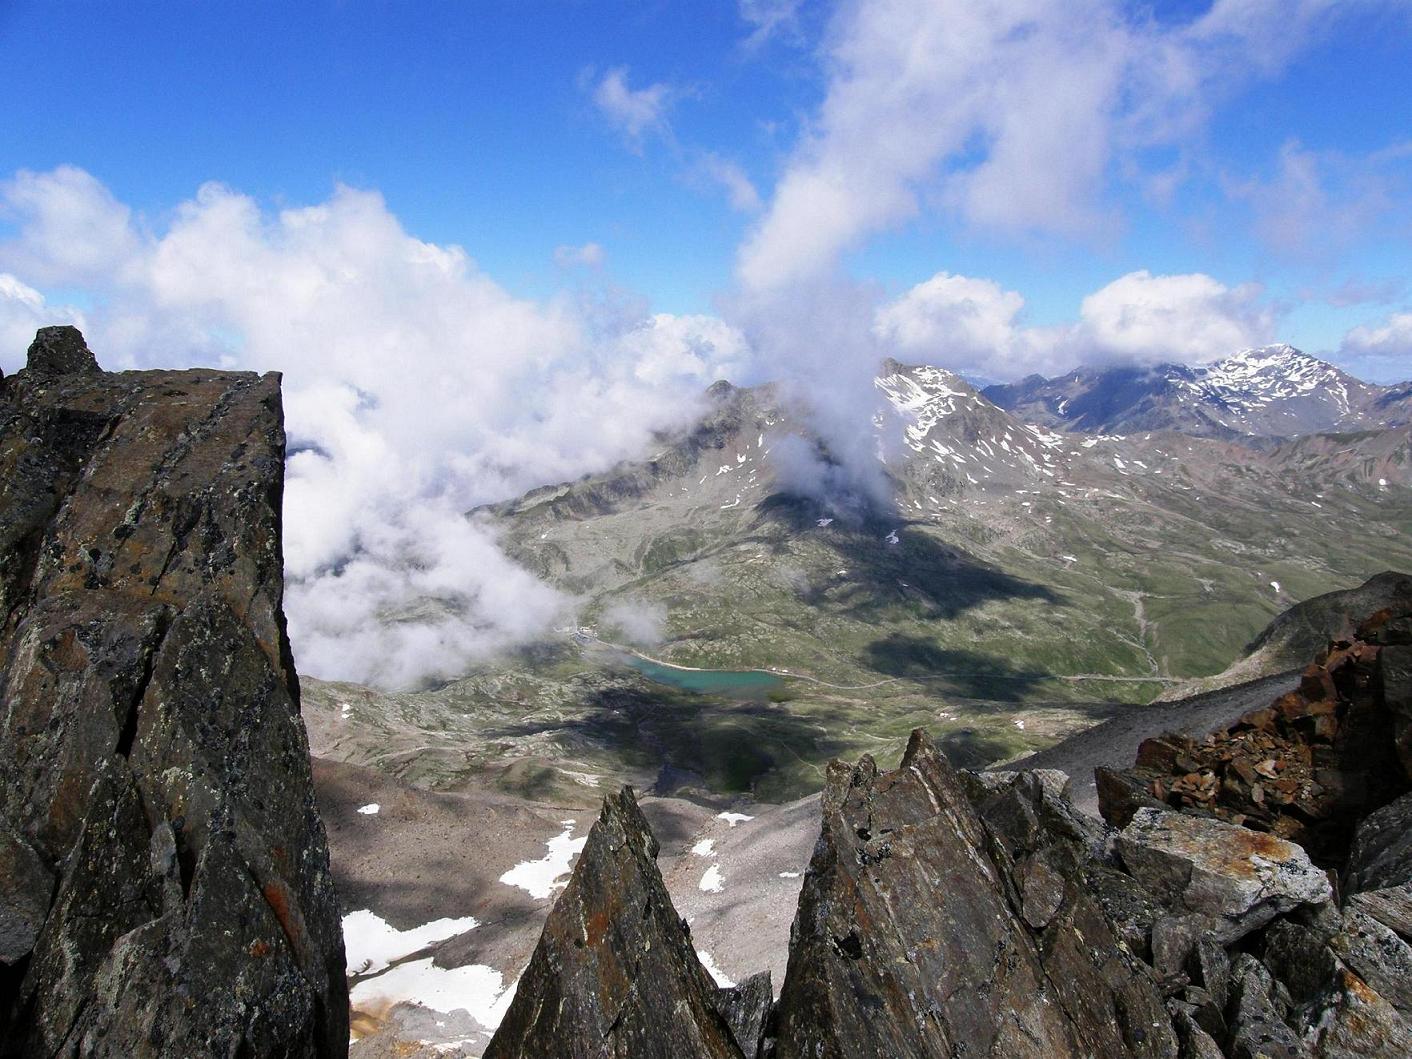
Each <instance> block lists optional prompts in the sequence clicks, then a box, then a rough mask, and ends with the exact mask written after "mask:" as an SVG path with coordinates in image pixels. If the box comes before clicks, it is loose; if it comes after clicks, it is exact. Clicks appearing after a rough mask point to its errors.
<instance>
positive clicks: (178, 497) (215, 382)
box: [0, 328, 348, 1056]
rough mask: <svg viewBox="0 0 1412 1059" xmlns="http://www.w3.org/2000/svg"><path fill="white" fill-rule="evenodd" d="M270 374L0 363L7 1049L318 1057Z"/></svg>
mask: <svg viewBox="0 0 1412 1059" xmlns="http://www.w3.org/2000/svg"><path fill="white" fill-rule="evenodd" d="M283 473H284V430H283V423H282V413H281V408H280V392H279V379H278V376H275V375H267V376H263V377H261V376H257V375H253V374H247V373H223V372H213V371H160V372H128V373H122V374H105V373H103V372H101V371H100V370H99V369H98V367H97V365H96V362H95V361H94V359H93V356H92V354H91V353H89V352H88V350H87V347H86V346H85V345H84V344H83V340H82V336H81V335H79V334H78V332H77V331H76V330H74V329H73V328H45V329H43V330H41V331H40V333H39V335H38V336H37V338H36V339H35V343H34V345H33V346H32V347H31V349H30V362H29V365H28V366H27V367H26V368H25V369H24V370H22V371H20V372H18V373H16V374H15V375H12V376H10V377H8V378H6V379H4V380H3V381H2V382H0V619H3V624H2V625H0V694H3V699H0V1041H3V1044H0V1054H16V1055H31V1054H43V1055H58V1054H82V1055H92V1056H170V1055H193V1056H194V1055H215V1054H219V1055H261V1056H264V1055H271V1056H275V1055H279V1056H335V1055H344V1054H346V1051H347V1047H348V1021H347V1020H348V1013H347V994H346V986H345V981H344V973H343V972H344V967H343V963H344V961H343V944H342V937H341V932H340V927H339V911H338V905H337V900H336V897H335V894H334V891H333V884H332V880H331V877H330V875H329V869H328V848H327V845H326V842H325V837H324V830H323V825H322V822H321V821H320V819H319V817H318V814H317V812H316V809H315V805H314V799H313V789H312V784H311V780H310V766H309V755H308V744H307V739H306V736H305V732H304V725H303V722H302V720H301V719H300V716H299V684H298V678H297V675H296V673H295V671H294V666H293V663H292V660H291V656H290V652H289V645H288V640H287V637H286V635H285V629H284V617H283V612H282V610H281V598H282V593H283V573H282V566H283V563H282V555H281V548H280V535H279V534H280V499H281V492H282V488H283Z"/></svg>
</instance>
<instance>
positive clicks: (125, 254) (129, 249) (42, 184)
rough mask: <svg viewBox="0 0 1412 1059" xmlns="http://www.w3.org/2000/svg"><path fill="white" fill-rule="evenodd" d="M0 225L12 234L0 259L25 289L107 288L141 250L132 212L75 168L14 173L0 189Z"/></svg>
mask: <svg viewBox="0 0 1412 1059" xmlns="http://www.w3.org/2000/svg"><path fill="white" fill-rule="evenodd" d="M0 220H5V221H9V222H11V223H12V224H14V225H16V226H17V228H18V232H17V233H16V235H15V236H14V238H12V239H9V240H6V241H5V242H3V243H0V256H3V260H4V261H5V262H6V267H8V268H9V269H11V270H12V271H13V272H15V273H17V274H19V275H22V276H24V277H25V279H26V280H28V281H29V282H30V283H39V284H60V283H89V282H95V281H96V282H104V283H106V282H110V281H111V280H112V278H113V277H114V276H115V275H119V274H120V273H122V272H123V270H125V269H127V268H129V267H131V265H132V264H133V262H134V260H135V258H136V255H137V253H138V251H139V248H140V245H141V236H140V235H139V233H138V231H137V228H136V226H135V224H134V220H133V216H132V211H131V210H130V209H128V207H126V206H124V205H123V204H122V203H120V202H118V201H117V199H115V198H114V197H113V195H112V193H111V192H109V191H108V189H107V188H106V187H104V186H103V185H102V184H101V183H99V182H98V181H97V180H96V179H94V177H93V176H92V175H91V174H89V173H87V172H85V171H84V170H82V169H79V168H78V167H77V166H71V165H63V166H59V167H58V168H57V169H54V170H51V171H49V172H46V173H36V172H32V171H30V170H20V171H19V172H18V173H16V174H15V175H14V177H12V178H11V179H10V180H8V181H6V182H5V183H4V184H3V186H0Z"/></svg>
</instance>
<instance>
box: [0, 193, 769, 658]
mask: <svg viewBox="0 0 1412 1059" xmlns="http://www.w3.org/2000/svg"><path fill="white" fill-rule="evenodd" d="M75 174H76V171H74V170H68V169H65V170H60V171H56V172H53V173H50V174H29V175H27V176H26V177H25V179H24V181H23V182H11V183H10V184H7V185H5V197H4V199H3V208H4V209H5V210H6V212H7V213H8V214H9V216H11V217H13V218H15V220H16V222H17V223H16V228H17V234H16V236H15V238H14V239H13V240H11V241H10V242H8V243H6V244H4V246H3V248H0V272H6V273H8V274H7V276H6V278H5V279H4V280H3V281H0V333H3V334H4V335H7V336H8V335H10V334H18V332H19V330H20V329H23V331H24V332H26V333H24V334H23V335H21V336H20V337H19V338H16V339H15V340H13V344H8V345H7V346H6V348H5V350H4V357H5V359H4V361H3V364H4V367H5V368H6V370H13V369H14V368H15V367H17V366H19V362H20V361H21V360H22V358H23V355H24V349H25V347H26V346H27V345H28V342H29V339H30V338H31V337H32V335H33V328H32V327H31V324H34V323H36V322H53V321H54V320H55V319H56V317H57V318H60V319H62V318H65V316H66V315H67V318H70V319H72V318H74V316H75V315H76V314H73V313H71V312H70V313H68V314H65V313H64V312H62V311H60V312H58V313H56V312H55V311H54V310H53V307H52V306H48V305H47V304H46V303H45V301H44V298H43V295H42V294H41V293H40V291H41V289H42V287H38V288H37V287H35V286H34V285H32V282H31V281H29V280H28V279H27V278H26V276H25V273H24V272H23V271H20V270H21V269H23V268H27V267H32V266H35V265H36V263H46V264H45V266H44V268H43V269H40V271H43V272H44V274H45V275H46V277H48V278H47V280H46V282H48V283H53V284H56V285H58V286H60V287H67V286H81V287H82V288H83V289H84V290H85V291H86V293H87V294H88V295H89V298H90V299H91V301H92V306H91V308H88V309H86V310H85V312H84V313H83V314H82V321H81V322H82V324H83V326H84V327H85V330H86V333H87V335H88V337H89V340H90V344H91V345H92V347H93V348H94V350H95V351H96V352H97V354H98V356H99V357H100V359H101V361H102V363H104V365H105V366H107V367H109V368H123V367H161V366H187V365H190V364H193V363H206V364H218V365H222V366H226V367H238V368H249V369H254V370H259V371H266V370H280V371H283V372H284V373H285V396H286V411H287V426H288V430H289V434H290V440H291V452H292V453H293V455H292V456H291V458H290V461H289V475H288V482H287V488H286V493H285V504H286V512H285V513H286V520H285V533H286V539H285V552H286V565H287V572H288V575H289V589H288V597H287V609H288V612H289V618H290V631H291V637H292V639H293V640H294V644H295V649H296V654H297V658H298V661H299V664H300V666H301V668H302V669H304V670H305V671H306V672H309V673H311V674H313V675H316V676H326V677H341V678H347V679H355V680H367V681H377V682H381V683H390V684H397V685H406V684H411V683H416V682H418V681H422V680H428V679H438V678H442V677H447V676H450V675H454V674H456V673H458V672H463V671H464V670H465V668H466V666H467V664H468V663H469V662H471V661H473V660H475V659H478V658H481V657H484V656H485V655H486V654H488V653H492V652H494V651H497V650H500V649H502V648H504V647H506V646H509V645H511V644H513V643H517V642H521V641H523V640H526V639H532V638H534V637H536V636H541V635H544V634H545V633H546V632H547V631H549V630H550V629H551V628H552V627H553V626H554V625H555V624H556V623H558V622H560V621H561V620H565V617H566V615H567V613H568V612H569V610H570V608H571V607H572V604H573V601H572V600H569V599H566V598H564V597H563V596H561V595H559V594H558V593H557V592H555V591H553V590H552V589H550V588H548V587H547V586H545V585H542V584H540V583H538V582H537V581H536V580H535V579H534V578H533V577H531V576H530V575H529V574H527V573H526V572H525V571H523V570H521V569H520V568H518V567H516V566H515V565H514V564H513V563H511V562H509V561H508V560H507V559H506V558H505V556H504V554H503V553H502V552H501V550H500V549H499V548H498V547H497V545H496V542H495V541H494V539H493V538H492V537H491V536H490V535H489V533H488V531H487V530H486V529H485V528H484V527H482V526H480V525H478V524H477V523H476V522H474V521H467V520H466V519H465V518H463V517H462V513H463V512H465V511H466V510H468V509H470V508H473V507H475V506H477V505H480V504H483V503H488V502H493V501H496V500H500V499H504V498H506V497H509V496H513V495H517V494H518V493H520V492H522V491H523V490H525V489H527V488H530V487H532V486H535V485H539V484H544V483H546V482H550V481H558V480H563V479H567V478H572V477H575V476H577V475H580V474H584V473H588V472H591V471H594V470H598V469H601V468H603V467H605V466H608V465H610V464H612V463H613V462H615V461H617V460H620V459H623V458H626V457H628V456H632V455H636V454H638V453H640V452H641V451H643V450H644V448H646V446H647V445H648V444H649V443H650V442H651V439H652V437H653V435H654V433H655V432H657V431H660V430H663V429H666V428H668V427H670V426H673V425H676V424H678V423H680V422H682V421H683V420H684V419H686V418H687V417H689V416H690V415H692V414H693V413H694V411H695V410H696V408H697V407H698V401H699V397H700V393H701V390H702V388H703V386H704V385H705V383H706V382H709V381H710V379H711V378H712V377H714V376H715V374H716V373H717V372H720V371H723V370H731V371H734V370H737V369H738V366H739V365H740V364H741V363H742V362H743V360H744V358H745V357H746V354H747V351H746V350H745V349H744V347H743V346H742V345H741V341H742V340H741V339H740V337H739V336H738V335H736V334H735V333H733V332H732V331H731V330H730V329H728V328H725V327H724V325H721V324H720V322H719V321H716V320H713V319H712V318H709V317H692V318H685V319H679V318H675V317H671V316H665V315H664V316H657V317H653V318H651V319H649V320H646V321H644V320H642V319H641V318H640V317H639V316H638V315H636V314H626V315H621V316H617V315H614V314H613V313H608V314H607V315H606V317H605V316H602V315H593V314H590V313H589V312H587V311H585V310H584V309H583V308H581V307H580V306H578V305H576V304H574V303H573V302H570V301H566V300H553V301H549V302H546V303H540V302H530V301H526V300H524V299H520V298H516V297H515V296H513V295H512V294H510V293H509V292H508V291H506V290H505V289H504V288H503V287H501V286H500V285H498V284H497V283H496V282H495V281H494V280H492V279H491V278H490V277H489V276H487V275H486V274H485V273H483V272H482V271H481V270H480V269H478V268H477V267H476V265H475V263H474V261H472V260H471V259H470V257H469V256H468V255H467V254H466V253H465V252H464V251H463V250H461V249H460V248H459V247H455V246H440V245H437V244H433V243H428V242H425V241H422V240H419V239H417V238H415V237H414V236H412V235H410V234H409V233H408V232H407V231H406V230H405V229H403V227H402V226H401V224H400V223H399V222H398V220H397V218H396V217H395V216H393V215H392V214H391V213H390V212H389V211H388V209H387V207H386V205H385V203H384V202H383V201H382V199H381V198H380V197H379V196H378V195H376V194H373V193H370V192H366V191H358V190H354V189H351V188H339V189H337V190H336V191H335V192H334V194H333V195H332V196H331V197H330V198H329V199H328V200H327V201H325V202H322V203H319V204H316V205H312V206H305V207H299V208H291V209H285V210H281V211H278V212H271V211H268V210H266V209H263V208H262V207H261V206H260V205H259V204H258V203H257V202H255V201H254V200H253V199H251V198H249V197H248V196H245V195H242V194H240V193H238V192H236V191H234V190H231V189H229V188H225V187H222V186H220V185H214V184H212V185H207V186H205V187H203V188H201V189H200V190H199V191H198V192H197V193H196V195H195V196H194V197H193V198H192V199H190V200H189V201H187V202H184V203H182V204H181V205H180V206H179V207H178V208H177V209H176V210H175V211H174V213H173V214H172V217H171V219H170V222H169V223H168V224H167V225H166V227H165V228H164V229H163V230H161V231H155V232H147V231H145V230H144V229H143V228H142V227H141V226H140V225H139V223H138V221H137V219H136V218H135V217H134V216H133V214H132V213H131V211H130V210H128V209H127V208H126V207H124V206H122V205H121V204H119V203H116V202H115V200H114V199H113V197H112V196H111V194H109V193H108V192H107V190H106V189H105V188H103V186H102V185H101V184H100V183H99V182H98V181H96V180H94V179H93V178H92V177H89V176H87V175H86V174H84V175H82V176H81V177H79V176H76V175H75ZM17 189H18V190H17ZM66 210H73V211H74V212H75V214H76V215H77V216H79V217H82V218H85V219H86V220H85V221H84V223H89V222H92V223H94V224H95V225H96V226H97V228H98V230H99V231H101V232H104V233H106V234H105V236H104V239H103V242H104V245H105V247H106V248H107V249H105V251H104V255H105V260H106V262H107V264H108V266H109V268H110V271H109V273H108V274H107V275H106V276H105V277H100V276H98V275H97V273H96V272H95V271H94V268H95V266H94V265H93V261H92V259H91V258H86V257H82V256H80V257H73V256H69V257H67V258H66V257H65V256H64V255H65V254H68V253H70V251H69V250H68V249H67V248H66V247H64V246H63V245H55V241H56V240H58V241H59V242H60V243H62V242H63V241H64V240H66V239H68V238H69V236H70V234H71V233H72V231H73V227H72V224H71V223H70V222H68V221H67V220H65V211H66ZM66 269H68V270H72V271H71V272H69V271H66ZM21 339H22V340H21Z"/></svg>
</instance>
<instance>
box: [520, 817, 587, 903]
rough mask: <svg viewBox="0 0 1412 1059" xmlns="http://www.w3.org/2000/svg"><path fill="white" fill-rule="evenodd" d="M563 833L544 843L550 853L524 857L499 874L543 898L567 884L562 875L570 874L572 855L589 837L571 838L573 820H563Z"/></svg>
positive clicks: (532, 895) (528, 892) (574, 855)
mask: <svg viewBox="0 0 1412 1059" xmlns="http://www.w3.org/2000/svg"><path fill="white" fill-rule="evenodd" d="M563 824H564V831H563V834H560V835H556V836H554V837H553V838H551V839H550V840H549V841H548V842H546V843H545V845H546V846H548V847H549V852H548V853H546V854H545V855H544V856H543V857H541V858H540V859H539V860H526V861H521V862H520V863H519V864H516V865H515V866H514V867H513V868H511V869H510V870H509V871H507V872H506V873H505V874H504V875H502V876H500V881H501V882H503V883H504V884H505V885H506V886H518V887H519V888H520V889H521V890H524V891H525V892H526V893H527V894H529V895H530V896H531V897H537V898H545V897H548V896H549V895H550V894H552V893H553V892H554V891H555V890H557V889H559V888H560V887H562V886H565V885H567V884H568V880H567V879H565V878H563V877H564V876H565V875H567V874H568V873H569V866H570V865H571V864H572V863H573V860H574V857H576V856H578V854H579V853H580V852H581V851H582V850H583V847H584V843H585V842H587V841H588V838H587V837H586V836H585V837H584V838H574V837H573V836H574V822H573V821H572V820H564V821H563Z"/></svg>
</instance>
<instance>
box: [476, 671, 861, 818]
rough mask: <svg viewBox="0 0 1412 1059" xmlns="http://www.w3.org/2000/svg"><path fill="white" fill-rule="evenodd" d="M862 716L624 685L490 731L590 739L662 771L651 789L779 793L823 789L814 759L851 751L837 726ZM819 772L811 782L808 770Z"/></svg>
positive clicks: (580, 741) (634, 763) (632, 762)
mask: <svg viewBox="0 0 1412 1059" xmlns="http://www.w3.org/2000/svg"><path fill="white" fill-rule="evenodd" d="M854 720H856V717H850V716H849V715H848V714H847V712H846V711H845V710H844V709H843V708H841V707H837V706H830V705H826V704H812V705H811V707H810V710H809V713H808V714H807V715H804V714H801V713H797V712H795V711H793V710H791V709H789V708H787V707H785V706H783V705H781V704H777V703H771V702H768V701H744V702H737V701H731V700H729V699H724V698H719V697H717V696H713V695H700V694H693V693H690V692H675V691H672V690H670V689H661V690H659V689H656V688H654V689H652V690H650V691H649V690H645V689H642V688H637V687H633V686H631V685H628V684H624V685H622V686H619V687H610V688H605V689H603V690H600V691H595V692H593V693H592V694H591V695H589V696H588V697H587V698H586V699H584V700H583V701H582V702H580V703H579V704H578V706H577V708H576V709H575V711H574V715H573V716H569V717H556V718H544V719H534V720H528V719H526V720H522V721H519V722H512V723H508V724H502V725H495V726H493V727H491V728H488V729H487V730H486V732H485V734H486V736H487V737H488V738H492V739H496V738H504V739H510V740H515V739H523V738H528V737H533V736H540V735H553V736H554V738H555V740H556V742H560V743H561V744H563V745H570V746H572V745H579V746H582V745H585V744H588V745H590V746H593V747H595V748H597V749H600V750H608V751H611V752H612V753H614V754H616V755H618V756H619V757H620V758H621V759H622V760H623V761H624V762H625V763H626V764H628V765H629V766H630V767H632V768H635V769H639V770H641V771H643V772H651V773H653V774H655V777H656V779H655V781H654V782H653V784H652V787H651V790H652V793H654V794H660V795H667V794H675V793H685V792H698V793H701V794H705V795H712V794H715V795H736V794H744V793H751V794H754V795H755V796H757V797H761V798H765V799H767V800H771V799H774V798H777V797H780V796H783V795H793V794H794V793H796V792H801V791H802V792H806V793H807V791H808V790H813V789H817V787H818V786H819V785H820V784H821V783H822V781H823V774H822V771H821V770H820V768H818V767H816V766H815V765H813V764H810V763H813V762H817V763H822V762H826V761H828V760H829V759H831V758H833V757H837V756H839V755H841V754H844V753H845V752H846V751H847V750H848V747H847V744H846V743H844V742H843V741H842V740H840V739H838V738H835V737H834V736H832V735H831V734H830V733H831V732H834V731H846V730H847V729H848V725H849V724H850V723H851V722H852V721H854ZM806 773H807V774H811V775H812V774H813V773H817V774H818V775H817V779H816V780H811V781H810V782H804V778H805V774H806Z"/></svg>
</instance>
